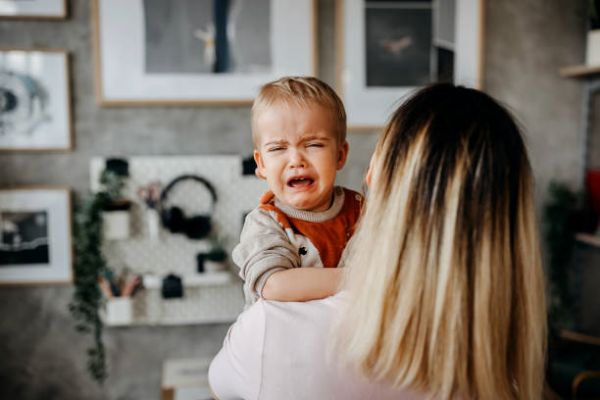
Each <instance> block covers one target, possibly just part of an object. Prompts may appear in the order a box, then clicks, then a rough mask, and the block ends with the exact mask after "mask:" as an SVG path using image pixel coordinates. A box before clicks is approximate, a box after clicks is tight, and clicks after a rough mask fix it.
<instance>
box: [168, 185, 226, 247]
mask: <svg viewBox="0 0 600 400" xmlns="http://www.w3.org/2000/svg"><path fill="white" fill-rule="evenodd" d="M187 180H192V181H196V182H199V183H201V184H202V185H204V187H205V188H207V189H208V191H209V192H210V195H211V198H212V202H211V207H210V208H211V210H210V213H209V214H199V215H192V216H191V217H186V216H185V213H184V212H183V210H182V209H181V208H180V207H177V206H172V207H167V206H166V205H165V203H166V201H167V195H168V194H169V191H170V190H172V189H173V187H175V186H176V185H177V184H178V183H179V182H182V181H187ZM216 202H217V192H216V190H215V188H214V187H213V186H212V185H211V184H210V182H209V181H207V180H206V179H204V178H202V177H201V176H197V175H181V176H178V177H177V178H175V179H173V180H172V181H171V182H170V183H169V184H168V185H167V186H166V187H165V188H164V189H163V191H162V192H161V194H160V210H161V211H160V219H161V221H162V224H163V226H164V227H165V228H166V229H168V230H169V232H171V233H183V234H184V235H186V236H187V237H188V238H190V239H202V238H204V237H206V235H208V234H209V233H210V231H211V229H212V226H211V222H210V218H211V215H212V213H213V212H214V210H215V204H216Z"/></svg>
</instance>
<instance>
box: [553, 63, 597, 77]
mask: <svg viewBox="0 0 600 400" xmlns="http://www.w3.org/2000/svg"><path fill="white" fill-rule="evenodd" d="M559 73H560V76H562V77H563V78H590V77H592V76H594V75H598V74H600V65H594V66H589V65H571V66H568V67H564V68H561V69H560V70H559Z"/></svg>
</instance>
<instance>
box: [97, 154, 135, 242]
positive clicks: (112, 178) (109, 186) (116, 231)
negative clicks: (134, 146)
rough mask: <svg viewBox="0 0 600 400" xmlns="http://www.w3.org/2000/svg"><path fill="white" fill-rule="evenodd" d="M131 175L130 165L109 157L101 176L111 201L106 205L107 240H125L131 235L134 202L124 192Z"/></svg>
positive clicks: (104, 230)
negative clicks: (131, 215)
mask: <svg viewBox="0 0 600 400" xmlns="http://www.w3.org/2000/svg"><path fill="white" fill-rule="evenodd" d="M128 177H129V165H128V163H127V161H125V160H121V159H108V160H107V161H106V168H105V170H104V172H103V173H102V174H101V176H100V183H101V184H102V185H103V187H104V190H105V191H106V192H107V193H108V195H109V197H110V201H109V202H108V203H107V204H105V205H104V209H103V213H102V219H103V235H104V238H105V239H107V240H123V239H127V238H129V237H130V235H131V232H130V227H131V217H130V209H131V206H132V202H131V201H130V200H129V199H127V198H125V197H124V196H123V194H122V191H123V188H124V186H125V181H126V179H127V178H128Z"/></svg>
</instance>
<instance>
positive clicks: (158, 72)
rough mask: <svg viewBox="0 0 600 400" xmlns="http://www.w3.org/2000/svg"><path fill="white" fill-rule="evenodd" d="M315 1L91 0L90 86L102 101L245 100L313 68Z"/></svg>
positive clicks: (184, 102) (111, 103) (126, 103)
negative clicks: (93, 79)
mask: <svg viewBox="0 0 600 400" xmlns="http://www.w3.org/2000/svg"><path fill="white" fill-rule="evenodd" d="M315 7H316V6H315V0H251V1H250V0H180V1H176V2H173V1H164V0H128V1H122V0H94V11H93V17H92V18H93V24H94V27H95V30H94V31H95V32H94V45H95V53H96V93H97V98H98V102H99V103H100V104H101V105H106V106H119V105H124V106H129V105H152V104H158V105H163V104H177V105H195V104H199V105H202V104H209V105H210V104H249V103H251V102H252V100H253V98H254V96H255V95H256V93H257V92H258V88H259V87H260V86H261V85H262V84H264V83H266V82H267V81H270V80H274V79H277V78H279V77H280V76H283V75H314V74H315V73H316V29H315V26H316V17H315Z"/></svg>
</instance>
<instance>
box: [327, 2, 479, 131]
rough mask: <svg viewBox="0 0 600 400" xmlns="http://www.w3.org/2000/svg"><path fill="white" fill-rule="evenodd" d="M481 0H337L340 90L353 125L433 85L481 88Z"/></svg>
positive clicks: (379, 120)
mask: <svg viewBox="0 0 600 400" xmlns="http://www.w3.org/2000/svg"><path fill="white" fill-rule="evenodd" d="M483 1H484V0H337V2H336V26H337V46H336V47H337V60H338V61H337V66H336V70H337V71H336V73H337V89H338V92H339V93H340V94H341V95H342V99H343V100H344V103H345V105H346V111H347V114H348V125H349V128H350V129H353V130H371V129H374V128H378V127H381V126H383V125H384V124H385V122H386V118H387V116H388V115H389V114H390V112H391V111H392V110H393V109H394V108H395V107H396V106H397V103H398V101H399V100H401V99H402V97H403V96H405V95H407V94H409V93H411V92H412V91H413V90H415V89H416V88H419V87H422V86H425V85H428V84H430V83H434V82H454V83H456V84H462V85H465V86H470V87H476V88H481V86H482V68H483V59H482V57H483V51H482V48H481V46H482V44H483V39H482V37H483V21H484V16H483V11H484V7H483Z"/></svg>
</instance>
